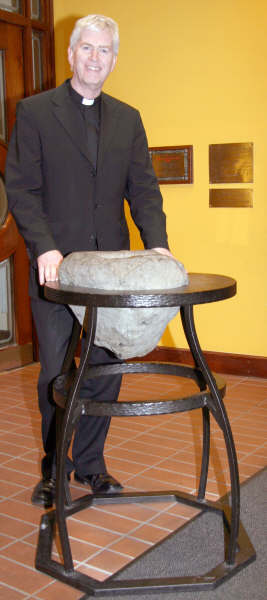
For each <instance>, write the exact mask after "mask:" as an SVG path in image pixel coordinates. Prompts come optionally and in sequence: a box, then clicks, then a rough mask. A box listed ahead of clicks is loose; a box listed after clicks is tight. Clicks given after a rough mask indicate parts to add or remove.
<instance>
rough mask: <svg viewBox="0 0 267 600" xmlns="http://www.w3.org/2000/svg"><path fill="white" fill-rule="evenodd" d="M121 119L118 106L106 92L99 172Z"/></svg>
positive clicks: (103, 101)
mask: <svg viewBox="0 0 267 600" xmlns="http://www.w3.org/2000/svg"><path fill="white" fill-rule="evenodd" d="M118 118H119V111H118V104H117V102H116V101H115V100H114V98H112V97H111V96H108V95H107V94H105V93H104V92H102V94H101V124H100V136H99V146H98V171H99V170H101V165H102V163H103V161H104V159H105V154H106V152H108V151H109V148H110V146H111V145H112V141H113V139H114V137H115V136H116V134H117V121H118Z"/></svg>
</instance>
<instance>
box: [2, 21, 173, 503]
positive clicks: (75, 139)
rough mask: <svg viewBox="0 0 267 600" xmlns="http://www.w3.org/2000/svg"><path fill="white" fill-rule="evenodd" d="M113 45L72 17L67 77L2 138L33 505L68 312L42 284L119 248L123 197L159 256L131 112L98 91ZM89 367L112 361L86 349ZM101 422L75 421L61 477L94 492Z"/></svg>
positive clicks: (29, 104) (151, 181)
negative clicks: (19, 263) (27, 393)
mask: <svg viewBox="0 0 267 600" xmlns="http://www.w3.org/2000/svg"><path fill="white" fill-rule="evenodd" d="M118 46H119V34H118V26H117V24H116V23H115V22H114V21H113V20H112V19H110V18H108V17H104V16H102V15H89V16H87V17H84V18H82V19H79V20H78V21H77V22H76V24H75V27H74V30H73V32H72V35H71V38H70V46H69V48H68V59H69V63H70V66H71V69H72V71H73V76H72V78H71V79H70V80H67V81H65V82H64V83H63V84H62V85H60V86H59V87H58V88H56V89H54V90H49V91H47V92H44V93H41V94H38V95H36V96H33V97H30V98H26V99H24V100H22V101H21V102H20V103H19V104H18V109H17V120H16V124H15V127H14V130H13V133H12V138H11V141H10V146H9V152H8V159H7V167H6V187H7V193H8V200H9V207H10V210H11V212H12V213H13V215H14V217H15V219H16V222H17V225H18V227H19V230H20V232H21V234H22V236H23V237H24V240H25V243H26V246H27V250H28V254H29V258H30V296H31V306H32V313H33V317H34V322H35V325H36V330H37V334H38V339H39V352H40V363H41V371H40V376H39V382H38V396H39V407H40V411H41V415H42V438H43V446H44V457H43V459H42V479H41V481H40V482H39V483H38V484H37V486H36V487H35V489H34V491H33V495H32V502H33V504H44V505H45V506H48V505H52V503H53V500H54V497H55V477H56V460H55V406H54V403H53V398H52V391H51V387H52V382H53V379H54V378H55V377H56V376H57V375H58V374H59V373H60V370H61V367H62V364H63V360H64V356H65V353H66V349H67V347H68V343H69V339H70V336H71V332H72V328H73V315H72V313H71V312H70V310H69V309H68V308H67V307H65V306H62V305H56V304H53V303H50V302H47V301H46V300H45V299H44V298H43V294H42V290H43V288H42V286H43V284H44V283H45V282H46V281H55V280H57V277H58V267H59V265H60V263H61V261H62V260H63V257H64V256H65V255H67V254H68V253H69V252H74V251H84V250H85V251H88V250H89V251H90V250H123V249H128V248H129V234H128V228H127V224H126V220H125V215H124V198H126V199H127V201H128V203H129V205H130V210H131V214H132V217H133V219H134V221H135V223H136V225H137V227H138V228H139V230H140V234H141V237H142V240H143V243H144V246H145V248H156V249H157V250H158V251H160V252H167V253H169V251H168V242H167V235H166V223H165V215H164V213H163V211H162V197H161V194H160V191H159V188H158V185H157V180H156V177H155V174H154V172H153V169H152V166H151V162H150V157H149V152H148V146H147V140H146V135H145V131H144V128H143V125H142V121H141V118H140V115H139V113H138V111H137V110H135V109H134V108H132V107H130V106H129V105H127V104H125V103H123V102H120V101H119V100H116V99H115V98H112V97H111V96H108V95H107V94H105V93H103V92H102V86H103V84H104V82H105V80H106V78H107V77H108V75H109V74H110V73H111V72H112V71H113V69H114V67H115V64H116V60H117V52H118ZM91 360H92V362H94V363H107V362H112V361H114V360H116V357H115V356H114V355H112V353H110V352H109V351H107V350H106V349H105V348H97V347H94V351H93V353H92V359H91ZM120 384H121V377H120V376H119V375H118V376H109V377H105V378H102V379H101V378H99V379H98V378H97V379H95V380H91V381H90V380H89V381H88V382H87V383H86V385H84V387H83V389H82V394H86V395H88V396H89V397H92V398H94V399H101V400H107V401H109V400H114V399H117V397H118V394H119V390H120ZM109 424H110V420H109V419H108V418H104V417H103V418H102V417H101V418H100V417H91V416H90V417H89V416H82V417H81V419H80V421H79V424H78V426H77V428H76V432H75V437H74V442H73V447H72V461H71V460H70V459H68V463H67V465H66V468H67V474H68V476H69V478H70V473H71V471H72V470H73V469H74V478H75V480H76V481H78V482H80V483H81V484H84V485H89V486H90V487H91V489H92V491H93V493H94V492H102V493H103V492H104V493H110V492H117V491H120V490H121V489H122V486H121V484H120V483H119V482H118V481H116V479H114V477H112V476H111V475H110V474H108V473H107V469H106V465H105V460H104V456H103V452H104V443H105V439H106V435H107V432H108V428H109Z"/></svg>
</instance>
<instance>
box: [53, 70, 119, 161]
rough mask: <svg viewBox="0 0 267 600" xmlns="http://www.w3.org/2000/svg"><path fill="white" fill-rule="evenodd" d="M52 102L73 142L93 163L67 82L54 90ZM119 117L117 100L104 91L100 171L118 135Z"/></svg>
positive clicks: (57, 116) (100, 139)
mask: <svg viewBox="0 0 267 600" xmlns="http://www.w3.org/2000/svg"><path fill="white" fill-rule="evenodd" d="M52 104H53V111H54V114H55V116H56V118H57V119H58V121H59V122H60V123H61V125H62V126H63V127H64V129H65V131H66V132H67V134H68V135H69V136H70V138H71V140H72V142H73V144H75V146H76V147H77V148H78V149H79V150H80V152H81V153H82V154H83V155H84V156H85V157H86V158H87V160H88V161H89V162H90V164H92V162H91V159H90V155H89V152H88V148H87V143H86V136H85V132H84V124H83V120H82V119H81V118H80V115H79V113H78V111H76V110H73V106H72V101H71V98H70V95H69V92H68V88H67V83H66V82H64V83H63V84H62V85H60V86H59V87H57V88H56V89H55V90H54V94H53V96H52ZM118 118H119V110H118V104H117V102H116V101H115V100H114V99H113V98H112V97H111V96H108V95H107V94H105V93H103V92H102V95H101V124H100V135H99V147H98V168H97V171H98V172H99V171H101V164H102V162H103V160H104V158H105V154H106V152H107V151H108V149H109V147H110V145H111V144H112V140H113V137H114V136H115V135H116V129H117V121H118Z"/></svg>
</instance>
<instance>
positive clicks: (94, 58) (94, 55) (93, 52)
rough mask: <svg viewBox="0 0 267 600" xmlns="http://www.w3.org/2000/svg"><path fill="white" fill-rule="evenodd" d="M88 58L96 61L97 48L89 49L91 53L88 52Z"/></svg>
mask: <svg viewBox="0 0 267 600" xmlns="http://www.w3.org/2000/svg"><path fill="white" fill-rule="evenodd" d="M90 58H91V60H95V61H96V60H98V49H97V48H91V52H90Z"/></svg>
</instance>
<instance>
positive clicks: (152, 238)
mask: <svg viewBox="0 0 267 600" xmlns="http://www.w3.org/2000/svg"><path fill="white" fill-rule="evenodd" d="M83 127H84V125H83V123H82V120H81V119H80V118H79V114H78V111H75V110H73V103H72V100H71V98H70V95H69V91H68V85H67V82H65V83H63V84H62V85H61V86H59V87H58V88H56V89H54V90H49V91H47V92H44V93H41V94H38V95H36V96H32V97H30V98H25V99H24V100H22V101H21V102H19V104H18V108H17V120H16V124H15V127H14V130H13V133H12V137H11V141H10V145H9V151H8V157H7V165H6V187H7V194H8V200H9V207H10V211H11V212H12V213H13V215H14V217H15V220H16V222H17V225H18V227H19V230H20V232H21V234H22V235H23V237H24V239H25V242H26V246H27V248H28V251H29V254H30V258H31V259H32V261H34V260H36V257H37V256H39V255H40V254H42V253H44V252H46V251H48V250H53V249H58V250H60V251H61V252H62V254H63V255H65V254H67V253H69V252H73V251H80V250H90V249H92V248H95V247H96V246H95V241H96V243H97V247H98V249H99V250H121V249H127V248H129V234H128V228H127V224H126V220H125V215H124V198H126V199H127V200H128V202H129V205H130V209H131V214H132V217H133V219H134V221H135V223H136V225H137V227H138V228H139V230H140V234H141V237H142V240H143V243H144V246H145V248H152V247H155V246H161V247H165V248H166V247H168V243H167V235H166V223H165V215H164V213H163V211H162V197H161V193H160V191H159V187H158V184H157V180H156V177H155V174H154V171H153V169H152V167H151V162H150V157H149V152H148V147H147V139H146V135H145V131H144V128H143V125H142V121H141V118H140V115H139V113H138V111H137V110H135V109H134V108H132V107H130V106H128V105H127V104H125V103H123V102H120V101H119V100H116V99H114V98H112V97H111V96H108V95H107V94H104V93H102V94H101V126H100V137H99V149H98V163H97V170H95V169H94V167H93V165H92V163H91V162H90V157H89V154H88V148H87V144H86V136H85V135H84V130H83Z"/></svg>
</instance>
